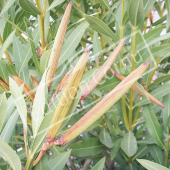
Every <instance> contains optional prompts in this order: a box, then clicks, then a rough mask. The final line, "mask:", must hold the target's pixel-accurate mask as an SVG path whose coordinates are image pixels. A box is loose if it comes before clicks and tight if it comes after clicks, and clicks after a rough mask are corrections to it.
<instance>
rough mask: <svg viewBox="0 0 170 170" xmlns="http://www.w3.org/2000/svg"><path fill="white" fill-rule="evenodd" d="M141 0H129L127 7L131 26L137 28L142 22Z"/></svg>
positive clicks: (142, 9) (142, 8)
mask: <svg viewBox="0 0 170 170" xmlns="http://www.w3.org/2000/svg"><path fill="white" fill-rule="evenodd" d="M144 18H145V16H144V7H143V0H131V4H130V7H129V19H130V22H131V24H132V25H133V26H138V25H139V24H140V23H141V22H142V21H144Z"/></svg>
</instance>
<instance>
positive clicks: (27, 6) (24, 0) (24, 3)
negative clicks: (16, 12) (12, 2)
mask: <svg viewBox="0 0 170 170" xmlns="http://www.w3.org/2000/svg"><path fill="white" fill-rule="evenodd" d="M19 4H20V6H21V7H22V8H23V9H24V10H25V11H26V12H28V13H30V14H32V15H40V14H41V12H40V11H39V10H38V9H37V7H36V6H35V5H34V3H32V2H31V1H30V0H19Z"/></svg>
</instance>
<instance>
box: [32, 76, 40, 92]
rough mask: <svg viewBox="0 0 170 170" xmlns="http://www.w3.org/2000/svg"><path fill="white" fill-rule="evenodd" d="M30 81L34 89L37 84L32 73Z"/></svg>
mask: <svg viewBox="0 0 170 170" xmlns="http://www.w3.org/2000/svg"><path fill="white" fill-rule="evenodd" d="M31 82H32V85H33V87H34V88H35V89H36V88H37V87H38V86H39V82H38V80H37V79H36V78H35V77H34V76H32V75H31Z"/></svg>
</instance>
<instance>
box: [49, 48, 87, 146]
mask: <svg viewBox="0 0 170 170" xmlns="http://www.w3.org/2000/svg"><path fill="white" fill-rule="evenodd" d="M89 52H90V51H89V50H86V51H85V52H84V53H83V55H82V56H81V57H80V59H79V61H78V63H77V64H76V66H75V67H74V69H73V71H72V74H71V76H70V78H69V81H68V84H67V85H66V87H65V88H64V91H63V93H62V96H61V98H60V100H59V103H58V105H57V108H56V111H55V113H54V116H53V118H52V121H51V124H50V127H49V129H48V132H47V140H46V142H47V143H50V142H51V140H52V139H54V138H55V137H56V135H57V133H58V132H59V130H60V128H61V126H62V124H63V121H64V119H65V117H66V116H67V113H68V111H69V109H70V106H71V104H72V102H73V100H74V97H75V95H76V93H77V89H78V87H79V83H80V81H81V79H82V76H83V73H84V71H85V67H86V63H87V59H88V55H89Z"/></svg>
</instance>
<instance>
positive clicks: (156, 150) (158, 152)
mask: <svg viewBox="0 0 170 170" xmlns="http://www.w3.org/2000/svg"><path fill="white" fill-rule="evenodd" d="M148 149H149V152H150V153H151V155H152V157H153V159H154V161H155V162H156V163H158V164H160V165H163V157H164V155H163V152H162V149H161V148H160V147H159V146H157V145H149V146H148Z"/></svg>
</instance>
